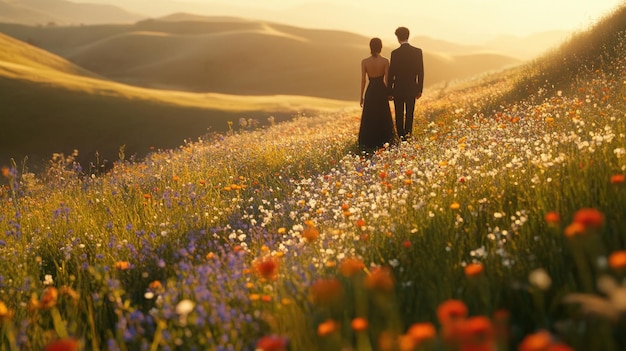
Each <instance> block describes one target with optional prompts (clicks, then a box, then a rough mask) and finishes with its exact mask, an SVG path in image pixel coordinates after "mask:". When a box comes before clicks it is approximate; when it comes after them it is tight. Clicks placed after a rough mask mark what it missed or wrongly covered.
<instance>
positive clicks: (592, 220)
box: [574, 208, 604, 229]
mask: <svg viewBox="0 0 626 351" xmlns="http://www.w3.org/2000/svg"><path fill="white" fill-rule="evenodd" d="M574 223H579V224H582V225H583V226H584V227H585V228H595V229H600V228H602V225H603V224H604V214H603V213H602V212H600V211H598V210H596V209H595V208H583V209H580V210H578V211H577V212H576V213H575V214H574Z"/></svg>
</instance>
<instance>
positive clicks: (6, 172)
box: [2, 167, 11, 178]
mask: <svg viewBox="0 0 626 351" xmlns="http://www.w3.org/2000/svg"><path fill="white" fill-rule="evenodd" d="M10 175H11V170H10V169H9V167H2V176H3V177H5V178H9V176H10Z"/></svg>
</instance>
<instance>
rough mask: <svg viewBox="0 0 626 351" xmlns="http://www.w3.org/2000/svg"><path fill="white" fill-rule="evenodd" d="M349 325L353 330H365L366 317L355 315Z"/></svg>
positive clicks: (366, 324)
mask: <svg viewBox="0 0 626 351" xmlns="http://www.w3.org/2000/svg"><path fill="white" fill-rule="evenodd" d="M350 326H351V327H352V330H354V331H355V332H362V331H366V330H367V326H368V323H367V319H365V318H361V317H356V318H355V319H353V320H352V323H350Z"/></svg>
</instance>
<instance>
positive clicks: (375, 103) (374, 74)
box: [359, 27, 424, 149]
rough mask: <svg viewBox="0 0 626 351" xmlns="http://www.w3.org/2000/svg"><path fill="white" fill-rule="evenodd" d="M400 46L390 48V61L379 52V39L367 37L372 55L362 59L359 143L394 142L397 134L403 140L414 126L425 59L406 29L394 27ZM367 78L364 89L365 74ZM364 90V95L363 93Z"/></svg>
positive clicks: (367, 145)
mask: <svg viewBox="0 0 626 351" xmlns="http://www.w3.org/2000/svg"><path fill="white" fill-rule="evenodd" d="M395 34H396V37H397V38H398V42H400V47H399V48H397V49H395V50H393V51H392V52H391V62H390V61H389V60H387V58H385V57H383V56H381V54H380V53H381V51H382V47H383V44H382V41H381V40H380V39H378V38H373V39H372V40H370V51H371V54H372V55H371V56H370V57H368V58H366V59H364V60H363V61H361V107H362V108H363V113H362V115H361V126H360V128H359V147H361V148H363V149H372V148H379V147H381V146H383V145H384V144H385V143H390V144H393V143H394V142H396V141H397V139H398V137H399V138H400V139H402V140H406V138H407V137H408V136H410V134H411V132H412V130H413V112H414V110H415V101H416V100H417V99H419V98H420V97H421V96H422V90H423V87H424V61H423V56H422V50H421V49H419V48H416V47H414V46H411V45H410V44H409V42H408V40H409V30H408V28H405V27H399V28H398V29H396V32H395ZM366 75H367V77H368V78H369V84H368V85H367V90H365V76H366ZM364 92H365V95H364V94H363V93H364ZM391 99H393V102H394V107H395V114H396V123H395V124H396V128H395V130H394V126H393V120H392V118H391V110H390V109H389V100H391Z"/></svg>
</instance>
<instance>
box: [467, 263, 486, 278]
mask: <svg viewBox="0 0 626 351" xmlns="http://www.w3.org/2000/svg"><path fill="white" fill-rule="evenodd" d="M484 269H485V267H484V266H483V264H482V263H470V264H468V265H467V266H465V268H464V269H463V271H464V272H465V275H466V276H468V277H475V276H477V275H479V274H480V273H482V272H483V270H484Z"/></svg>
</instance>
